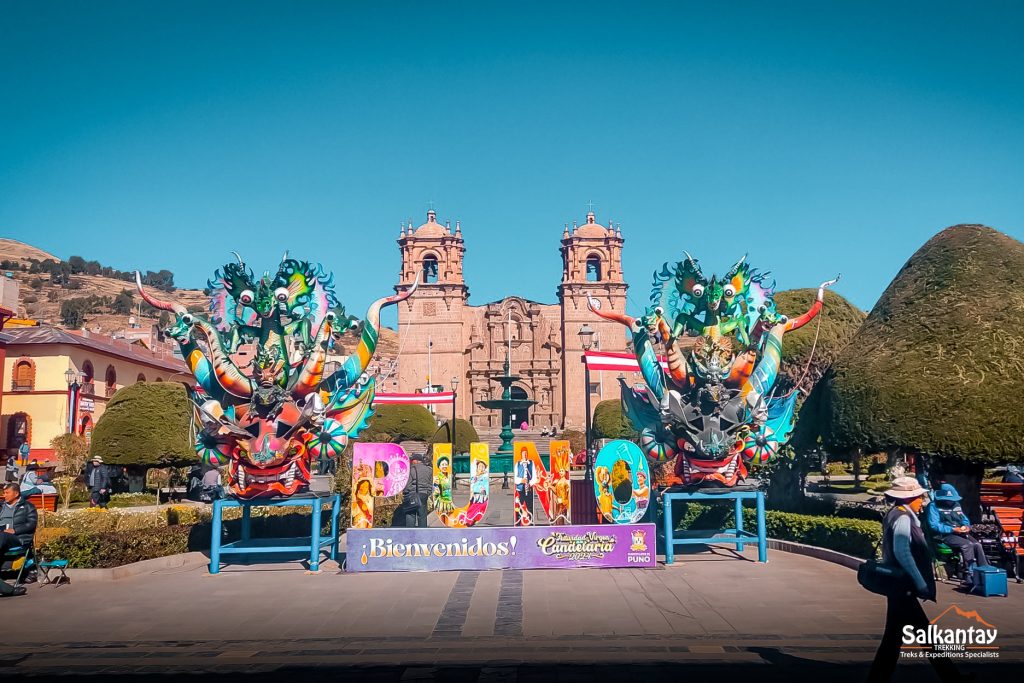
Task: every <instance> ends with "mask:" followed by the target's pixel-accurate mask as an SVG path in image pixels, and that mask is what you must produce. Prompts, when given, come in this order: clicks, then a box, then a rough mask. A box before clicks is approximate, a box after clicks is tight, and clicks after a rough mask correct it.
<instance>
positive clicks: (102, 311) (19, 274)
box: [0, 238, 208, 335]
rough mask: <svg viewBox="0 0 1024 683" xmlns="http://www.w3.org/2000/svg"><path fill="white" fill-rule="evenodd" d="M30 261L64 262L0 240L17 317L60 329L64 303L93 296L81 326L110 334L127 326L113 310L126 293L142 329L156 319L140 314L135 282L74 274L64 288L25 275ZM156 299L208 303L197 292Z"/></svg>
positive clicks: (39, 275)
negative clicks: (14, 287)
mask: <svg viewBox="0 0 1024 683" xmlns="http://www.w3.org/2000/svg"><path fill="white" fill-rule="evenodd" d="M33 260H34V261H36V262H43V261H57V262H63V259H61V258H59V257H57V256H54V255H53V254H50V253H48V252H46V251H43V250H42V249H38V248H36V247H33V246H32V245H30V244H25V243H23V242H19V241H17V240H12V239H7V238H0V261H7V262H8V263H7V266H8V267H7V269H6V272H10V273H11V275H12V278H13V279H14V280H17V281H18V284H19V285H20V287H21V310H20V311H16V313H17V314H18V315H19V316H23V317H27V318H32V319H34V320H38V321H39V322H41V323H45V324H48V325H54V326H56V327H63V325H62V324H61V315H60V309H61V305H62V304H63V303H64V302H65V301H67V300H69V299H83V298H86V297H96V298H97V299H98V301H96V302H95V303H94V305H93V306H91V307H90V310H89V311H88V312H87V313H86V314H85V321H84V326H85V327H86V328H87V329H89V330H98V331H99V332H100V333H102V334H106V335H109V334H111V333H112V332H115V331H117V330H122V329H124V328H125V327H127V326H128V316H129V314H127V313H117V312H115V309H114V308H113V300H114V298H115V297H117V296H118V295H119V294H120V293H121V292H123V291H127V292H128V293H129V294H130V295H131V296H132V300H133V305H132V309H133V311H134V314H135V316H136V319H137V320H138V322H139V324H140V325H141V326H143V327H148V326H149V325H151V324H153V323H156V322H157V320H158V319H159V318H158V315H154V314H153V313H154V311H152V309H150V310H149V311H147V310H146V308H145V307H143V308H142V310H141V315H140V307H139V304H140V303H142V299H141V297H139V296H138V293H137V292H136V291H135V283H134V282H127V281H124V280H119V279H117V278H114V277H107V276H104V275H86V274H85V273H77V274H74V275H72V276H71V282H70V286H64V285H62V284H57V283H54V282H52V281H51V277H50V274H49V273H45V272H43V273H30V272H28V268H29V267H30V266H31V264H32V261H33ZM11 262H17V263H18V264H20V266H21V267H22V269H17V268H13V267H11ZM159 296H161V297H163V298H166V299H172V300H174V301H176V302H178V303H180V304H182V305H184V306H187V307H202V308H204V309H205V308H206V306H207V303H208V298H207V297H206V295H204V294H203V292H202V290H198V289H175V290H174V291H173V292H160V293H159ZM147 313H148V314H147Z"/></svg>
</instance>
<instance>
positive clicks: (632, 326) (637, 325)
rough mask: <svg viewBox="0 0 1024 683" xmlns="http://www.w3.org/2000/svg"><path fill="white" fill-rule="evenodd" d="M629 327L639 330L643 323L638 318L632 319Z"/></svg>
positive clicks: (635, 330) (642, 327)
mask: <svg viewBox="0 0 1024 683" xmlns="http://www.w3.org/2000/svg"><path fill="white" fill-rule="evenodd" d="M630 327H631V328H632V329H633V331H634V332H639V331H640V330H642V329H644V325H643V323H641V322H640V321H639V320H634V321H633V324H632V325H630Z"/></svg>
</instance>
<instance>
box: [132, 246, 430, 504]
mask: <svg viewBox="0 0 1024 683" xmlns="http://www.w3.org/2000/svg"><path fill="white" fill-rule="evenodd" d="M235 257H236V260H237V263H228V264H227V265H225V266H224V267H223V268H221V269H219V270H217V271H216V273H215V274H214V278H213V279H212V280H210V282H209V283H208V285H209V288H210V291H211V292H212V295H211V300H210V311H209V313H210V314H209V316H203V315H198V314H194V313H191V312H189V311H188V310H187V309H186V308H185V307H184V306H181V305H180V304H177V303H173V302H169V301H163V300H161V299H158V298H157V297H155V296H153V295H152V294H151V293H150V292H147V291H146V289H145V288H144V287H143V285H142V279H141V277H140V276H139V274H138V273H136V277H135V279H136V285H137V286H138V289H139V293H140V294H141V295H142V298H143V299H144V300H145V301H146V302H147V303H148V304H149V305H151V306H153V307H154V308H157V309H159V310H161V311H168V312H170V313H173V314H174V319H173V320H172V321H171V324H170V325H169V326H168V327H167V328H166V329H165V330H164V333H165V334H166V335H167V336H169V337H171V338H172V339H174V340H175V341H176V342H177V344H178V346H179V347H180V349H181V354H182V357H183V358H184V359H185V363H186V364H187V365H188V368H189V370H190V371H191V372H192V374H193V376H194V377H195V380H196V385H195V388H194V391H193V393H192V399H193V401H194V402H195V404H196V413H197V416H198V424H199V425H200V426H201V427H200V429H199V430H198V434H197V437H196V443H195V450H196V453H197V455H198V456H199V457H200V458H201V459H202V460H203V462H204V463H206V464H207V465H212V466H221V465H224V464H229V463H230V468H229V484H230V491H231V493H232V494H233V495H235V496H236V497H238V498H242V499H253V498H263V497H272V496H291V495H293V494H295V493H298V492H300V491H303V490H305V489H306V488H308V485H309V475H310V466H311V462H312V460H313V459H314V458H319V457H320V456H321V455H325V456H327V457H335V456H337V455H340V453H341V452H342V451H343V450H344V449H345V446H346V445H347V444H348V441H349V440H350V439H352V438H354V437H355V436H357V435H358V433H359V432H360V431H362V430H363V429H364V428H365V427H366V424H367V421H368V420H369V418H370V416H371V415H372V414H373V410H372V408H371V404H372V402H373V396H374V380H373V379H372V378H370V377H368V376H367V375H366V374H365V371H366V368H367V367H368V366H369V363H370V359H371V358H372V357H373V354H374V351H375V349H376V347H377V340H378V336H379V333H380V312H381V309H382V308H384V307H385V306H390V305H392V304H396V303H398V302H400V301H402V300H404V299H406V298H408V297H409V296H411V295H412V294H413V292H415V291H416V287H417V285H416V284H414V285H413V286H412V287H410V288H409V289H408V290H407V291H405V292H403V293H401V294H398V295H395V296H389V297H384V298H382V299H378V300H377V301H374V302H373V303H372V304H371V305H370V308H369V310H368V311H367V313H366V318H365V319H364V320H363V321H362V323H361V324H360V323H359V321H357V320H355V319H354V318H352V317H350V316H346V315H345V311H344V308H343V307H342V306H341V305H340V304H339V302H338V300H337V298H336V296H335V294H334V285H333V277H332V276H331V275H330V274H328V273H326V272H325V271H324V270H323V268H322V267H321V266H319V265H313V264H310V263H309V262H307V261H299V260H296V259H293V258H289V257H288V254H287V253H285V255H284V256H283V257H282V259H281V262H280V264H279V265H278V268H277V271H276V273H275V274H274V275H271V274H270V272H265V273H264V274H263V275H262V276H261V277H260V278H259V279H256V278H255V276H254V274H253V272H252V270H250V269H249V268H248V267H247V266H246V264H245V262H244V261H243V260H242V258H241V257H240V256H239V255H238V254H237V253H236V254H235ZM358 327H361V328H362V329H361V331H360V333H359V334H360V338H359V344H358V346H357V347H356V349H355V351H354V352H353V353H352V354H351V355H350V356H348V357H346V358H344V359H342V360H341V362H340V363H339V367H338V369H337V370H335V371H334V372H332V373H330V374H329V375H325V366H326V361H327V354H328V352H329V351H330V350H331V349H332V348H333V345H334V342H335V340H336V339H337V338H338V337H340V336H341V334H342V333H344V332H345V331H347V330H349V329H355V328H358ZM243 346H249V347H254V353H253V354H252V355H251V359H250V360H249V361H248V362H247V363H245V364H244V365H240V364H239V361H238V360H236V359H238V358H239V357H240V355H239V354H238V352H239V351H240V350H242V347H243Z"/></svg>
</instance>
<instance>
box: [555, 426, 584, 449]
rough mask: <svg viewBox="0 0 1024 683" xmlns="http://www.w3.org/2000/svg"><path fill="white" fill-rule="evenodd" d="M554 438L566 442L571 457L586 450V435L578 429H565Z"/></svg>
mask: <svg viewBox="0 0 1024 683" xmlns="http://www.w3.org/2000/svg"><path fill="white" fill-rule="evenodd" d="M555 438H556V439H558V440H560V441H568V442H569V449H570V451H571V452H572V454H573V455H576V454H577V453H582V452H583V451H584V450H586V448H587V435H586V434H584V433H583V432H581V431H580V430H578V429H566V430H564V431H563V432H562V433H561V434H559V435H558V436H556V437H555Z"/></svg>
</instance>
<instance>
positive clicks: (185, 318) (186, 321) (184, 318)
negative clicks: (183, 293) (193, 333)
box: [181, 313, 193, 325]
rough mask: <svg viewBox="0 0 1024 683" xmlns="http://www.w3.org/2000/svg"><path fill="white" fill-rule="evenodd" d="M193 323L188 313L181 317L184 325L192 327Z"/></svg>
mask: <svg viewBox="0 0 1024 683" xmlns="http://www.w3.org/2000/svg"><path fill="white" fill-rule="evenodd" d="M192 321H193V318H192V316H191V315H189V314H188V313H186V314H185V315H183V316H181V322H182V324H184V325H191V324H192Z"/></svg>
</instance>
